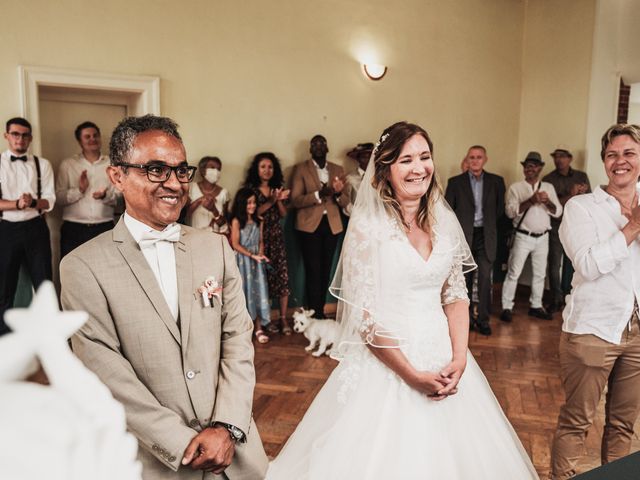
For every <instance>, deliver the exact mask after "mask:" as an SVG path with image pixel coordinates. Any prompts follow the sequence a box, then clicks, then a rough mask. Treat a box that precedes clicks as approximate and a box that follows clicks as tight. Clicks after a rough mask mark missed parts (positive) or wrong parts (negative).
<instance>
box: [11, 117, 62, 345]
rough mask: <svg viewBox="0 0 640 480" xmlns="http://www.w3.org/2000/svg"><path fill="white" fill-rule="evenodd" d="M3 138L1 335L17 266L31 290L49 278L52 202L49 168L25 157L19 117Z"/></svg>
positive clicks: (25, 128)
mask: <svg viewBox="0 0 640 480" xmlns="http://www.w3.org/2000/svg"><path fill="white" fill-rule="evenodd" d="M4 138H5V139H6V140H7V142H8V144H9V149H8V150H5V151H4V152H2V154H1V155H0V335H2V334H4V333H7V332H8V331H9V329H8V327H7V326H6V325H5V323H4V320H3V317H4V312H5V311H6V310H8V309H9V308H11V307H12V306H13V297H14V296H15V294H16V288H17V285H18V275H19V272H20V265H22V264H23V263H24V265H25V266H26V267H27V271H28V272H29V276H30V277H31V281H32V283H33V286H34V287H35V288H38V286H39V285H40V284H41V283H42V282H43V281H44V280H51V278H52V269H51V245H50V239H49V227H48V226H47V222H46V221H45V219H44V213H45V212H48V211H50V210H51V209H52V208H53V204H54V203H55V201H56V195H55V190H54V186H53V170H52V169H51V164H49V161H48V160H46V159H44V158H38V157H37V156H35V155H28V154H27V151H28V150H29V145H31V140H32V138H33V137H32V130H31V124H30V123H29V122H28V121H27V120H25V119H24V118H20V117H16V118H12V119H10V120H8V121H7V124H6V131H5V134H4Z"/></svg>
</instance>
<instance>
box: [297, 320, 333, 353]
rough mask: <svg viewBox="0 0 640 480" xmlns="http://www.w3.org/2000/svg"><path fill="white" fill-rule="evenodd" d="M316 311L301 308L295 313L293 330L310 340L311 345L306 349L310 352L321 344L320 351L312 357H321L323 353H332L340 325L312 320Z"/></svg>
mask: <svg viewBox="0 0 640 480" xmlns="http://www.w3.org/2000/svg"><path fill="white" fill-rule="evenodd" d="M314 313H315V310H305V309H303V308H301V309H300V310H296V311H295V312H294V313H293V330H294V331H295V332H297V333H303V334H304V336H305V337H306V338H307V339H308V340H309V345H307V346H306V347H304V349H305V350H306V351H307V352H310V351H311V350H313V349H314V348H316V346H317V345H318V344H319V346H318V349H317V350H316V351H315V352H313V353H312V354H311V355H313V356H314V357H319V356H321V355H322V354H323V353H324V354H325V355H329V354H330V353H331V345H333V343H334V342H335V340H336V337H337V336H338V324H337V322H336V321H335V320H329V319H326V320H317V319H315V318H311V316H312V315H313V314H314Z"/></svg>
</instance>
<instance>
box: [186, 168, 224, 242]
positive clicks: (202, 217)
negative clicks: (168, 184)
mask: <svg viewBox="0 0 640 480" xmlns="http://www.w3.org/2000/svg"><path fill="white" fill-rule="evenodd" d="M221 170H222V160H220V159H219V158H218V157H202V158H201V159H200V162H198V172H200V175H201V176H202V180H200V181H199V182H197V183H196V182H192V183H190V184H189V205H188V206H187V217H189V219H190V221H189V225H191V226H192V227H194V228H199V229H203V230H209V231H212V232H215V233H222V234H224V235H228V234H229V225H228V223H227V208H228V206H229V192H228V191H227V190H226V189H224V188H222V187H221V186H220V185H218V180H219V179H220V172H221Z"/></svg>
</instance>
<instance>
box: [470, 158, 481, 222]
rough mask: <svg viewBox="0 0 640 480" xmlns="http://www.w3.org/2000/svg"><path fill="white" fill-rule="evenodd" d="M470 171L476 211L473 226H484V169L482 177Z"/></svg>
mask: <svg viewBox="0 0 640 480" xmlns="http://www.w3.org/2000/svg"><path fill="white" fill-rule="evenodd" d="M468 173H469V182H470V183H471V191H472V192H473V203H474V204H475V207H476V211H475V213H474V214H473V226H474V227H482V226H483V225H484V222H483V220H484V219H483V217H482V187H483V182H484V170H483V171H482V173H481V174H480V177H476V176H475V175H474V174H473V173H471V172H468Z"/></svg>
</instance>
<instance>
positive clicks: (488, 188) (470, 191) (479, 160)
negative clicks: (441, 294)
mask: <svg viewBox="0 0 640 480" xmlns="http://www.w3.org/2000/svg"><path fill="white" fill-rule="evenodd" d="M487 160H488V158H487V151H486V149H485V148H484V147H483V146H482V145H474V146H472V147H471V148H469V151H468V152H467V156H466V162H467V164H468V167H469V170H468V171H467V172H464V173H461V174H460V175H457V176H455V177H452V178H450V179H449V183H448V184H447V191H446V194H445V197H446V199H447V202H449V205H451V208H452V209H453V211H454V212H455V214H456V216H457V217H458V221H459V222H460V225H461V226H462V230H463V231H464V236H465V238H466V240H467V243H468V244H469V246H470V247H471V253H472V254H473V258H474V259H475V261H476V263H477V264H478V270H477V275H478V316H477V318H475V317H474V315H473V312H472V311H470V312H469V318H470V319H471V327H472V328H473V327H475V328H476V329H477V330H478V331H479V332H480V333H481V334H483V335H491V326H490V325H489V315H490V313H491V272H492V269H493V262H494V260H495V258H496V243H497V236H498V235H497V233H498V222H499V221H500V218H501V217H502V216H503V215H504V192H505V186H504V180H503V178H502V177H500V176H498V175H494V174H493V173H489V172H486V171H485V170H484V166H485V164H486V163H487ZM473 275H474V272H470V273H468V274H467V288H468V290H469V296H471V291H472V287H473Z"/></svg>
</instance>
